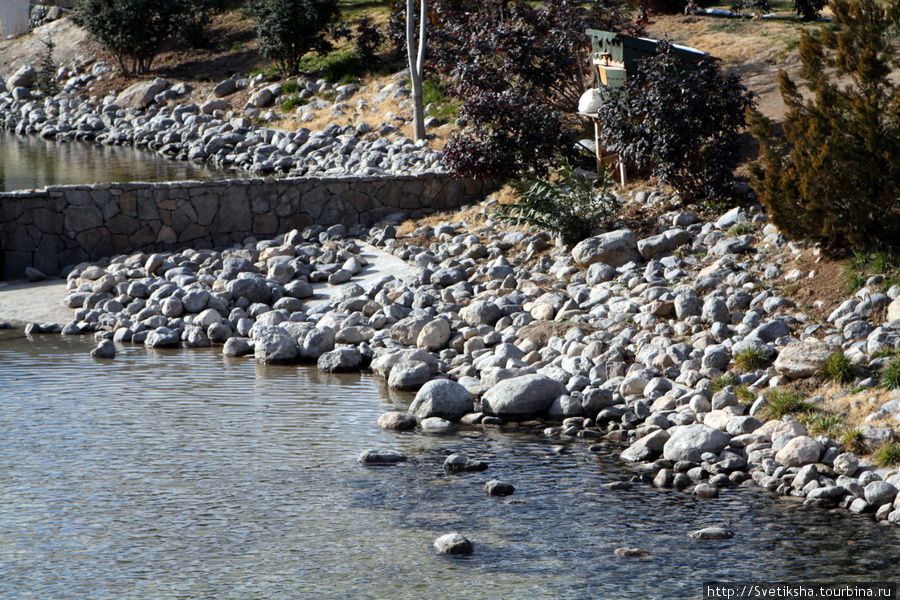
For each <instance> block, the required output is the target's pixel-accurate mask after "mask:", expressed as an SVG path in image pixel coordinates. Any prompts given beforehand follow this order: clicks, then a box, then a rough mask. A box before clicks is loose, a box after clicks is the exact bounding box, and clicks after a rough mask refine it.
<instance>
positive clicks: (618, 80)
mask: <svg viewBox="0 0 900 600" xmlns="http://www.w3.org/2000/svg"><path fill="white" fill-rule="evenodd" d="M585 33H586V34H587V35H588V36H589V37H590V38H591V66H592V71H593V74H594V88H593V89H590V90H588V91H587V92H586V93H585V94H584V96H582V101H581V102H579V104H578V111H579V113H580V114H582V115H584V116H586V117H588V118H590V119H592V120H593V121H594V140H595V145H596V149H597V166H598V168H601V169H612V170H613V171H614V172H615V173H616V175H617V179H618V180H619V183H620V184H621V185H623V186H624V185H625V182H626V176H625V164H624V163H623V162H622V161H621V160H620V159H619V155H618V154H615V153H611V152H607V151H606V150H605V149H604V148H603V147H602V146H601V145H600V121H599V116H598V114H597V109H598V108H599V105H600V103H602V102H604V101H606V100H607V98H608V95H607V94H604V93H603V91H604V90H607V89H614V88H620V87H623V86H624V85H625V81H626V79H627V77H629V76H634V75H635V74H636V73H637V67H638V61H639V60H641V59H643V58H649V57H651V56H653V55H654V54H656V50H657V46H658V45H659V42H658V41H657V40H651V39H647V38H638V37H634V36H631V35H625V34H622V33H613V32H611V31H600V30H598V29H588V30H586V31H585ZM673 48H674V49H675V52H676V54H677V56H678V58H680V59H681V60H682V62H684V63H685V66H686V67H688V66H689V65H691V64H693V63H695V62H697V61H698V60H701V59H703V58H705V57H706V54H705V53H703V52H700V51H699V50H695V49H693V48H688V47H687V46H678V45H675V44H673ZM688 68H689V67H688Z"/></svg>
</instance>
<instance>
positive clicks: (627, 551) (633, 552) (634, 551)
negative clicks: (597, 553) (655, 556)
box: [613, 547, 650, 557]
mask: <svg viewBox="0 0 900 600" xmlns="http://www.w3.org/2000/svg"><path fill="white" fill-rule="evenodd" d="M613 554H615V555H616V556H627V557H631V556H650V553H649V552H647V551H646V550H643V549H641V548H625V547H622V548H616V549H615V550H614V551H613Z"/></svg>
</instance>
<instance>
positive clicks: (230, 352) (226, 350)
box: [222, 337, 253, 357]
mask: <svg viewBox="0 0 900 600" xmlns="http://www.w3.org/2000/svg"><path fill="white" fill-rule="evenodd" d="M252 352H253V344H251V343H250V340H248V339H247V338H242V337H232V338H228V340H227V341H226V342H225V345H224V346H223V347H222V354H224V355H225V356H231V357H237V356H246V355H248V354H250V353H252Z"/></svg>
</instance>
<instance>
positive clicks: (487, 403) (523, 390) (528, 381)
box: [481, 375, 566, 420]
mask: <svg viewBox="0 0 900 600" xmlns="http://www.w3.org/2000/svg"><path fill="white" fill-rule="evenodd" d="M565 393H566V386H565V385H563V384H562V383H560V382H558V381H556V380H553V379H550V378H549V377H545V376H543V375H522V376H520V377H513V378H511V379H504V380H503V381H501V382H499V383H497V384H495V385H494V386H493V387H491V388H490V389H489V390H488V391H487V392H485V394H484V396H482V398H481V407H482V411H483V412H484V413H485V414H488V415H491V416H495V417H500V418H501V419H511V420H514V419H521V418H528V417H533V416H536V415H540V414H544V413H546V412H547V411H548V410H550V407H551V406H553V402H554V401H555V400H556V399H557V398H559V397H560V396H562V395H563V394H565Z"/></svg>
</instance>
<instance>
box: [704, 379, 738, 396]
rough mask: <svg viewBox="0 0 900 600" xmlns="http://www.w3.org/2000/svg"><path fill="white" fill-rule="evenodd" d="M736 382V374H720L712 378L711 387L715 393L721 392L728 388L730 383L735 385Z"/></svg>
mask: <svg viewBox="0 0 900 600" xmlns="http://www.w3.org/2000/svg"><path fill="white" fill-rule="evenodd" d="M735 383H736V380H735V378H734V375H719V376H718V377H715V378H713V379H711V380H710V382H709V389H710V390H711V391H712V392H713V393H715V392H721V391H722V390H724V389H725V388H727V387H728V386H729V385H734V384H735Z"/></svg>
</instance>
